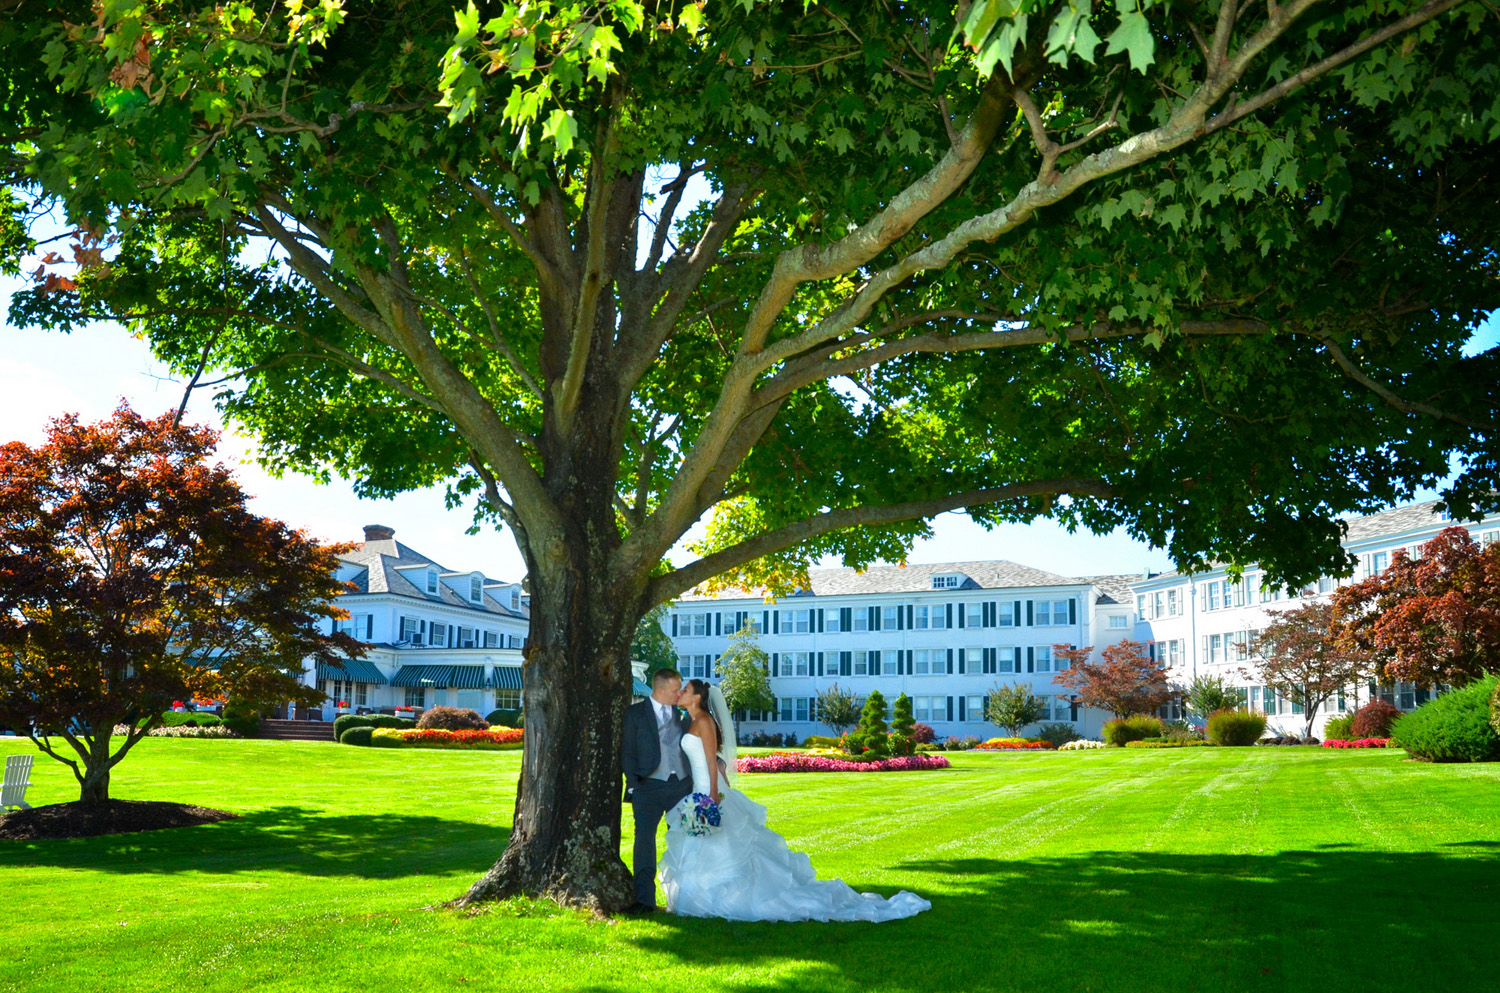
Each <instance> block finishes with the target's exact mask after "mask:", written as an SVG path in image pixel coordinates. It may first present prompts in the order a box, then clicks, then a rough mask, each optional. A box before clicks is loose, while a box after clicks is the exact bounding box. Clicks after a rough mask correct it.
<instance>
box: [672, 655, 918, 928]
mask: <svg viewBox="0 0 1500 993" xmlns="http://www.w3.org/2000/svg"><path fill="white" fill-rule="evenodd" d="M677 705H678V706H680V707H683V708H685V709H686V710H687V712H688V716H689V717H690V718H691V719H692V727H691V729H690V730H689V731H688V732H685V733H684V734H683V736H682V750H683V752H684V753H686V755H687V760H688V765H689V766H690V767H691V768H692V772H693V794H690V795H689V796H687V797H686V798H685V799H683V801H682V802H681V803H679V804H678V805H677V806H676V807H674V808H673V809H672V810H671V811H670V812H669V813H668V814H667V854H666V856H665V857H664V858H663V859H662V872H661V880H662V888H663V889H664V890H665V891H666V894H667V909H668V910H669V911H671V912H672V913H674V914H686V915H688V916H690V917H724V918H728V919H729V920H733V921H808V920H812V921H889V920H895V919H896V918H900V917H910V916H912V915H913V914H919V913H921V912H922V911H924V910H927V909H929V908H930V907H931V906H932V904H931V903H929V902H927V901H926V900H924V899H922V898H921V897H919V896H917V895H916V894H914V893H908V892H907V891H906V890H902V891H901V892H900V893H897V894H896V895H895V896H893V897H890V898H889V899H887V898H885V897H882V896H880V895H879V894H877V893H856V892H855V891H854V890H853V889H851V888H850V887H849V886H848V885H847V884H846V883H844V882H843V880H839V879H828V880H820V879H818V877H817V875H816V874H815V873H814V872H813V867H812V862H811V861H810V860H809V859H808V857H807V856H806V855H804V854H802V853H801V852H794V851H791V850H790V849H789V848H787V844H786V841H785V839H783V838H782V837H781V835H779V834H777V833H776V832H775V831H772V830H771V829H770V828H768V827H766V808H765V807H762V806H761V805H760V804H758V803H756V802H755V801H753V800H751V799H750V798H749V797H747V796H745V794H743V793H741V792H740V791H739V790H736V789H734V788H732V787H731V786H730V785H729V782H728V770H729V769H731V768H733V767H734V743H735V739H734V723H733V721H732V720H731V719H730V715H729V708H728V706H727V705H726V704H725V701H724V695H723V694H722V693H721V692H719V688H718V687H717V686H712V687H711V686H710V685H709V684H708V683H706V682H704V681H703V680H701V679H691V680H688V682H687V683H685V684H684V685H683V687H682V692H681V693H680V694H679V695H678V698H677ZM721 743H722V747H721ZM726 758H727V760H728V761H727V762H726V761H725V760H726ZM694 794H706V795H708V796H710V797H712V798H713V799H714V800H715V801H716V802H717V803H718V804H719V811H720V822H719V826H718V827H716V828H714V829H712V831H711V833H708V834H701V835H699V834H692V833H690V832H689V830H688V828H687V827H685V826H684V816H683V815H684V813H688V815H689V817H691V813H690V812H691V811H692V810H693V808H694V803H695V800H694Z"/></svg>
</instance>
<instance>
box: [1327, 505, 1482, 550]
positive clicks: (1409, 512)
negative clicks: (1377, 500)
mask: <svg viewBox="0 0 1500 993" xmlns="http://www.w3.org/2000/svg"><path fill="white" fill-rule="evenodd" d="M1437 504H1438V502H1437V501H1436V500H1429V501H1427V502H1426V503H1413V504H1408V505H1407V506H1405V507H1396V508H1395V509H1393V510H1382V511H1381V512H1380V513H1378V514H1370V515H1368V516H1366V517H1355V518H1352V519H1351V520H1350V521H1349V522H1348V526H1349V531H1348V535H1347V537H1346V538H1345V540H1346V541H1364V540H1366V539H1368V538H1379V537H1382V536H1384V535H1390V534H1400V533H1402V532H1403V531H1421V530H1423V529H1425V528H1441V527H1444V526H1445V525H1448V524H1456V523H1458V522H1457V521H1449V520H1447V519H1445V518H1444V517H1443V516H1442V515H1441V514H1439V513H1438V508H1437Z"/></svg>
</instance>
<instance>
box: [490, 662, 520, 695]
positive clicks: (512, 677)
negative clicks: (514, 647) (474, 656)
mask: <svg viewBox="0 0 1500 993" xmlns="http://www.w3.org/2000/svg"><path fill="white" fill-rule="evenodd" d="M520 688H521V667H520V666H518V665H497V666H495V689H497V690H518V689H520Z"/></svg>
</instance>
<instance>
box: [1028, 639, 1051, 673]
mask: <svg viewBox="0 0 1500 993" xmlns="http://www.w3.org/2000/svg"><path fill="white" fill-rule="evenodd" d="M1032 661H1033V663H1034V665H1033V668H1034V669H1035V670H1036V671H1037V672H1052V671H1053V667H1052V646H1051V645H1037V646H1036V648H1035V650H1034V651H1033V652H1032ZM1043 662H1045V663H1046V667H1045V668H1043Z"/></svg>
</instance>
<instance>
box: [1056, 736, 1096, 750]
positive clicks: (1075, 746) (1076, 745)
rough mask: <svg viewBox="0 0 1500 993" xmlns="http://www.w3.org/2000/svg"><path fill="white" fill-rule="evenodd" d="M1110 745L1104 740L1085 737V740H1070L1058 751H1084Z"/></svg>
mask: <svg viewBox="0 0 1500 993" xmlns="http://www.w3.org/2000/svg"><path fill="white" fill-rule="evenodd" d="M1108 747H1109V746H1108V745H1106V744H1105V743H1104V742H1102V741H1089V740H1087V739H1085V740H1083V741H1070V742H1068V743H1067V744H1066V745H1063V746H1062V747H1061V748H1059V749H1058V751H1059V752H1083V751H1089V750H1092V749H1095V748H1108Z"/></svg>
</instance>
